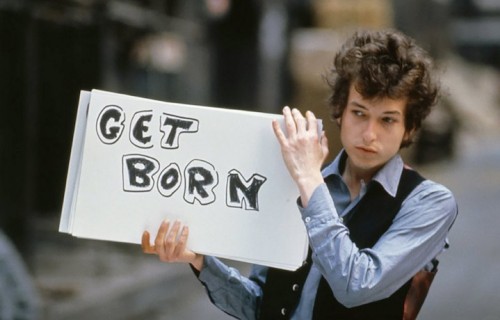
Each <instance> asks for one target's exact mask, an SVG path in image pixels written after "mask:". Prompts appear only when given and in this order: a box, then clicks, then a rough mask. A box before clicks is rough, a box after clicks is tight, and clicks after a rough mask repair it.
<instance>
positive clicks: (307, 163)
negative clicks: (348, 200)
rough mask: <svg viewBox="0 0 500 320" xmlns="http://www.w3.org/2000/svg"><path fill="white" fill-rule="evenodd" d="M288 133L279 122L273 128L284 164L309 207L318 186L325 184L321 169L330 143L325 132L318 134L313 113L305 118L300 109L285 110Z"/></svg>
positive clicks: (304, 204) (302, 199) (275, 122)
mask: <svg viewBox="0 0 500 320" xmlns="http://www.w3.org/2000/svg"><path fill="white" fill-rule="evenodd" d="M283 116H284V118H285V131H286V135H285V133H284V132H283V131H282V130H281V127H280V124H279V123H278V121H276V120H275V121H273V129H274V133H275V135H276V137H277V138H278V142H279V144H280V145H281V153H282V155H283V159H284V161H285V165H286V167H287V169H288V171H289V172H290V175H291V176H292V179H293V180H294V181H295V183H296V184H297V186H298V188H299V191H300V198H301V201H302V205H303V206H304V207H306V206H307V203H308V202H309V198H310V197H311V195H312V193H313V192H314V190H315V189H316V187H317V186H318V185H320V184H321V183H323V177H322V176H321V166H322V165H323V162H324V161H325V159H326V157H327V155H328V141H327V139H326V136H325V133H324V132H323V133H322V134H321V136H319V135H318V125H317V119H316V117H315V116H314V114H313V113H312V112H311V111H307V112H306V114H305V116H306V117H305V118H304V116H303V115H302V114H301V113H300V111H299V110H297V109H293V110H290V108H289V107H285V108H284V109H283Z"/></svg>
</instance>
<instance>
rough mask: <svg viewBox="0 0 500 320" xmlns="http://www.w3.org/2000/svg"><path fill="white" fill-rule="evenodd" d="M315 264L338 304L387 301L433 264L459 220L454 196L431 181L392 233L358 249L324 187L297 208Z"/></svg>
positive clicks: (419, 189)
mask: <svg viewBox="0 0 500 320" xmlns="http://www.w3.org/2000/svg"><path fill="white" fill-rule="evenodd" d="M299 210H300V211H301V214H302V219H303V221H304V224H305V226H306V229H307V233H308V236H309V240H310V245H311V248H312V251H313V255H312V258H313V261H314V263H315V264H316V265H317V267H318V269H319V270H320V271H321V273H322V275H323V277H325V279H326V280H327V282H328V283H329V285H330V287H331V288H332V291H333V293H334V295H335V297H336V298H337V300H338V301H339V302H340V303H342V304H343V305H345V306H346V307H354V306H358V305H362V304H366V303H369V302H373V301H377V300H380V299H384V298H387V297H389V296H390V295H391V294H393V293H394V292H395V291H396V290H397V289H399V288H400V287H401V286H402V285H403V284H404V283H406V282H407V281H408V280H409V279H410V278H411V277H413V275H415V274H416V273H417V271H419V270H421V269H422V268H423V267H424V266H425V265H426V264H427V263H428V262H429V261H431V260H432V259H433V258H435V257H436V256H437V255H438V254H439V253H440V252H441V251H442V250H443V247H444V246H445V245H446V240H447V234H448V231H449V229H450V228H451V226H452V224H453V222H454V220H455V218H456V215H457V206H456V202H455V199H454V197H453V195H452V193H451V192H450V191H449V190H448V189H446V188H445V187H443V186H441V185H439V184H437V183H434V182H432V181H430V180H426V181H424V182H422V183H421V184H420V185H419V186H417V187H416V188H415V190H413V191H412V193H411V194H410V195H409V196H408V198H407V199H405V201H404V202H403V204H402V206H401V209H400V211H399V212H398V214H397V215H396V217H395V219H394V221H393V223H392V225H391V227H390V228H389V229H388V230H387V231H386V232H385V233H384V234H383V235H382V237H381V238H380V239H379V240H378V241H377V243H376V244H375V245H374V246H373V247H372V248H367V249H359V248H357V246H356V244H355V243H353V242H352V240H351V239H350V237H349V230H348V229H347V227H346V226H345V225H344V224H343V223H342V219H340V218H339V216H338V214H337V211H336V209H335V205H334V203H333V200H332V198H331V196H330V193H329V191H328V188H327V186H326V184H322V185H320V186H319V187H318V188H316V190H315V191H314V193H313V195H312V197H311V199H310V201H309V204H308V206H307V207H306V208H302V207H300V205H299Z"/></svg>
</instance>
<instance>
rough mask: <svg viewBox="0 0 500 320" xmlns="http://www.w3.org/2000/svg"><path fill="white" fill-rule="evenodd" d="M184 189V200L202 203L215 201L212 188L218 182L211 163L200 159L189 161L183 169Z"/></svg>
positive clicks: (217, 176)
mask: <svg viewBox="0 0 500 320" xmlns="http://www.w3.org/2000/svg"><path fill="white" fill-rule="evenodd" d="M184 176H185V180H186V182H185V189H184V200H186V201H187V202H188V203H194V202H195V200H198V202H199V203H200V204H202V205H206V204H210V203H212V202H214V201H215V193H214V191H213V189H214V188H215V186H217V184H218V183H219V175H218V174H217V171H215V168H214V166H213V165H211V164H210V163H208V162H205V161H202V160H193V161H191V162H190V163H189V164H188V165H187V166H186V168H185V170H184Z"/></svg>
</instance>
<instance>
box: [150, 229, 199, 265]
mask: <svg viewBox="0 0 500 320" xmlns="http://www.w3.org/2000/svg"><path fill="white" fill-rule="evenodd" d="M179 232H180V233H179ZM188 236H189V228H188V227H187V226H184V227H183V228H182V230H181V223H180V222H179V221H175V222H174V224H173V226H172V228H170V221H168V220H165V221H163V222H162V224H161V225H160V228H159V229H158V233H157V235H156V239H155V242H154V245H153V246H152V245H151V243H150V235H149V232H147V231H144V233H143V234H142V251H143V252H144V253H148V254H156V255H158V257H159V258H160V260H161V261H164V262H184V263H190V264H191V265H192V266H193V267H194V268H196V269H197V270H198V271H201V269H202V267H203V255H200V254H197V253H194V252H193V251H191V250H188V249H186V243H187V239H188Z"/></svg>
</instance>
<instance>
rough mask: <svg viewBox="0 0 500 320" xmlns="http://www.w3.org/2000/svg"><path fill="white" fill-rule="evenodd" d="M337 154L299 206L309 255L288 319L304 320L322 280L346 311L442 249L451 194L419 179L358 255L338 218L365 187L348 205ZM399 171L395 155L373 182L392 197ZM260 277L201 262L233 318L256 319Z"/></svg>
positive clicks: (396, 283)
mask: <svg viewBox="0 0 500 320" xmlns="http://www.w3.org/2000/svg"><path fill="white" fill-rule="evenodd" d="M343 152H344V151H342V152H341V154H339V156H337V158H336V159H335V160H334V161H333V162H332V163H331V164H330V165H329V166H327V167H326V168H325V169H324V170H323V176H324V177H325V178H326V177H330V179H328V184H327V183H323V184H321V185H320V186H318V187H317V188H316V190H315V191H314V193H313V195H312V197H311V199H310V200H309V204H308V206H307V207H306V208H303V207H301V206H300V204H299V210H300V213H301V215H302V220H303V221H304V224H305V227H306V230H307V234H308V236H309V243H310V246H311V248H312V249H313V252H314V254H313V256H312V259H313V265H312V267H311V270H310V272H309V275H308V277H307V279H306V282H305V284H304V287H303V288H302V294H301V299H300V301H299V305H298V306H297V308H296V310H295V311H294V313H293V316H292V319H301V320H302V319H311V317H312V308H313V306H314V300H315V298H316V291H317V286H318V283H319V280H320V279H321V276H324V277H325V279H326V280H327V281H328V283H329V284H330V286H331V288H332V290H333V292H334V294H335V297H336V298H337V300H338V301H339V302H341V303H342V304H344V305H345V306H347V307H353V306H358V305H362V304H366V303H369V302H373V301H376V300H380V299H383V298H387V297H389V296H390V295H391V294H392V293H394V292H395V291H396V290H397V289H399V288H400V287H401V286H402V285H403V284H404V283H406V282H407V281H408V280H409V279H410V278H411V277H412V276H413V275H414V274H415V273H417V272H418V271H419V270H421V269H423V268H425V267H426V266H428V265H429V264H430V262H431V261H432V260H433V259H435V257H436V256H437V255H439V254H440V253H441V252H442V251H443V250H444V248H446V247H447V234H448V231H449V229H450V228H451V226H452V224H453V222H454V220H455V218H456V216H457V212H458V210H457V205H456V201H455V199H454V197H453V195H452V193H451V192H450V191H449V190H448V189H446V188H445V187H444V186H442V185H440V184H437V183H435V182H433V181H431V180H425V181H424V182H422V183H421V184H420V185H418V186H417V187H416V188H415V189H414V190H413V191H412V193H411V194H410V195H409V196H408V197H407V199H405V201H404V202H403V204H402V206H401V210H400V211H399V212H398V214H397V215H396V217H395V219H394V221H393V224H392V225H391V227H390V228H389V230H387V232H386V233H384V235H382V237H381V238H380V239H379V241H378V242H377V243H376V244H375V245H374V246H373V247H372V248H367V249H362V250H360V249H358V248H357V247H356V245H355V244H354V243H353V242H352V241H351V239H350V238H349V231H348V229H347V228H346V226H345V225H344V224H343V219H345V218H347V216H348V213H349V211H350V210H351V209H352V208H353V207H354V206H355V205H356V204H357V203H358V202H359V200H360V199H361V198H362V197H363V196H364V194H365V193H366V185H362V188H361V191H360V194H359V196H358V197H357V198H356V199H353V200H351V196H350V193H349V190H348V188H347V185H346V184H345V183H344V181H343V180H342V175H341V168H339V163H340V159H341V155H342V154H343ZM403 167H404V164H403V161H402V159H401V157H400V156H399V155H397V156H395V157H393V158H392V159H391V160H390V161H389V162H387V163H386V165H385V166H384V167H383V168H382V169H380V170H379V171H378V172H377V174H376V175H375V176H374V177H373V180H374V181H376V182H375V183H380V184H381V185H382V186H383V188H384V189H385V191H386V192H387V193H388V194H390V195H392V196H395V194H396V191H397V188H398V184H399V178H400V176H401V172H402V170H403ZM266 272H267V268H266V267H262V266H254V267H253V268H252V271H251V274H250V275H249V277H245V276H243V275H241V274H240V273H239V272H238V270H236V269H234V268H230V267H228V266H226V265H224V264H223V263H222V262H221V261H220V260H218V259H216V258H214V257H208V256H207V257H205V259H204V267H203V269H202V271H201V273H200V275H199V280H200V281H201V282H202V283H203V285H204V286H205V287H206V289H207V292H208V295H209V297H210V299H211V301H212V302H213V303H214V304H215V305H216V306H217V307H219V308H220V309H221V310H223V311H225V312H226V313H228V314H231V315H233V316H235V317H237V318H240V319H257V317H258V314H259V306H260V301H261V299H262V287H263V284H264V283H265V276H266Z"/></svg>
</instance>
